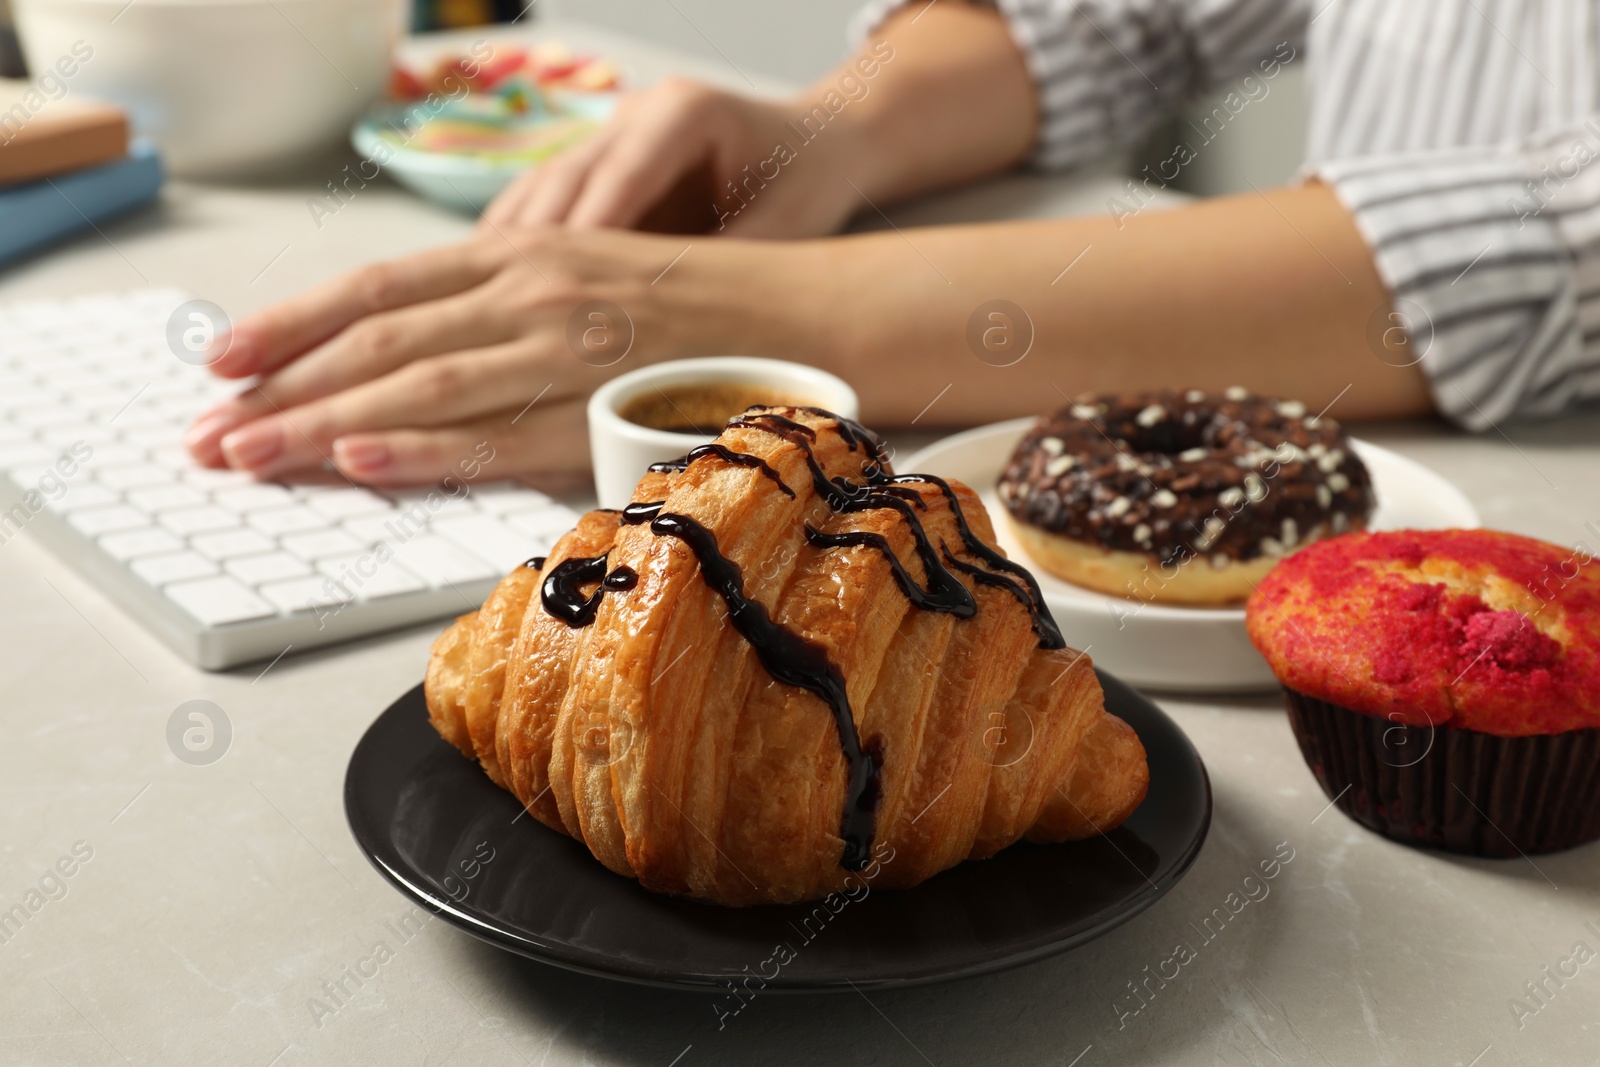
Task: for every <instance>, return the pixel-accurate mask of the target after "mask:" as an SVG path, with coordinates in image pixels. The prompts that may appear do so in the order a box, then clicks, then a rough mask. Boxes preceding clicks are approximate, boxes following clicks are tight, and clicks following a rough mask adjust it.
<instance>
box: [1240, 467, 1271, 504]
mask: <svg viewBox="0 0 1600 1067" xmlns="http://www.w3.org/2000/svg"><path fill="white" fill-rule="evenodd" d="M1244 495H1245V496H1246V497H1248V498H1249V500H1250V503H1252V504H1259V503H1261V502H1262V501H1263V500H1265V499H1267V483H1266V482H1264V481H1262V479H1261V475H1259V474H1257V473H1256V472H1255V471H1251V472H1250V473H1249V474H1246V475H1245V476H1244Z"/></svg>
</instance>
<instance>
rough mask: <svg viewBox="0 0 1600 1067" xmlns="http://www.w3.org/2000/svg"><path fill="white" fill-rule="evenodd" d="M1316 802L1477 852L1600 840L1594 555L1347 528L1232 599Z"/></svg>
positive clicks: (1449, 535)
mask: <svg viewBox="0 0 1600 1067" xmlns="http://www.w3.org/2000/svg"><path fill="white" fill-rule="evenodd" d="M1247 620H1248V626H1249V630H1250V637H1251V640H1252V641H1253V642H1254V643H1255V645H1256V647H1257V648H1258V649H1260V651H1261V653H1262V655H1263V656H1265V657H1266V658H1267V662H1268V663H1269V664H1271V666H1272V669H1273V673H1274V674H1276V675H1277V677H1278V680H1279V681H1281V682H1282V683H1283V685H1284V689H1285V690H1286V692H1287V695H1288V704H1289V718H1290V725H1291V726H1292V727H1293V729H1294V732H1295V737H1296V738H1297V739H1298V741H1299V742H1300V748H1301V751H1302V752H1303V753H1304V755H1305V757H1306V760H1307V761H1308V762H1309V763H1310V764H1311V769H1312V772H1313V773H1314V774H1315V775H1316V776H1317V780H1318V781H1319V782H1320V783H1321V785H1322V787H1323V789H1324V791H1326V792H1327V794H1328V796H1329V797H1333V798H1336V799H1337V801H1338V804H1339V806H1340V808H1342V809H1343V810H1344V811H1345V812H1347V813H1348V814H1349V815H1351V816H1352V817H1353V818H1355V819H1356V820H1357V821H1359V822H1361V823H1363V824H1365V825H1367V826H1369V827H1371V828H1373V829H1375V830H1378V831H1379V832H1381V833H1384V834H1386V835H1388V836H1390V837H1392V838H1395V839H1397V840H1401V841H1406V842H1409V843H1415V844H1426V845H1432V846H1436V847H1441V848H1447V849H1452V850H1455V851H1460V852H1469V853H1474V854H1479V855H1516V854H1518V853H1527V852H1548V851H1554V850H1556V849H1562V848H1569V847H1571V846H1573V845H1576V844H1580V843H1582V842H1585V841H1591V840H1594V839H1595V838H1597V837H1600V567H1597V566H1595V565H1593V560H1592V559H1591V557H1590V556H1589V554H1588V553H1587V552H1585V551H1583V550H1581V549H1568V548H1562V547H1559V546H1557V545H1552V544H1547V543H1545V542H1542V541H1535V540H1532V539H1531V538H1526V537H1518V536H1516V535H1513V534H1506V533H1497V532H1495V531H1491V530H1425V531H1396V532H1388V533H1364V534H1351V535H1349V536H1346V537H1339V538H1334V539H1331V540H1328V541H1322V542H1319V543H1317V544H1314V545H1311V546H1309V547H1307V548H1306V549H1304V550H1302V551H1301V552H1298V553H1296V554H1295V555H1293V556H1290V557H1288V558H1287V559H1285V560H1284V561H1283V562H1282V563H1280V564H1278V566H1276V567H1275V568H1273V570H1272V571H1271V572H1270V573H1269V574H1268V575H1267V577H1266V578H1265V579H1264V580H1263V581H1262V582H1261V585H1260V587H1259V588H1258V590H1257V592H1256V594H1255V595H1254V596H1253V597H1252V598H1251V600H1250V603H1249V607H1248V610H1247Z"/></svg>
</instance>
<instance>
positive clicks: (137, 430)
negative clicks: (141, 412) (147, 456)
mask: <svg viewBox="0 0 1600 1067" xmlns="http://www.w3.org/2000/svg"><path fill="white" fill-rule="evenodd" d="M112 414H116V412H115V411H113V412H112ZM180 433H181V430H180V428H179V427H177V426H138V427H134V428H132V429H128V430H124V431H122V439H123V440H124V441H126V442H128V443H129V444H130V445H134V446H137V447H140V448H159V447H161V446H164V445H170V444H172V443H173V442H174V441H178V440H181V438H180V436H179V435H180Z"/></svg>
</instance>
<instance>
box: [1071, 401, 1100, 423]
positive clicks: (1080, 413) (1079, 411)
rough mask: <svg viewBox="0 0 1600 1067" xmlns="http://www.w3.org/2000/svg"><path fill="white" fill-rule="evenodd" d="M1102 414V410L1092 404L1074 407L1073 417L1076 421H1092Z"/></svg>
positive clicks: (1075, 405)
mask: <svg viewBox="0 0 1600 1067" xmlns="http://www.w3.org/2000/svg"><path fill="white" fill-rule="evenodd" d="M1098 414H1100V409H1099V408H1097V407H1094V406H1093V405H1090V404H1074V405H1072V417H1073V418H1075V419H1092V418H1094V417H1095V416H1096V415H1098Z"/></svg>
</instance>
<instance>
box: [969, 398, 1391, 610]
mask: <svg viewBox="0 0 1600 1067" xmlns="http://www.w3.org/2000/svg"><path fill="white" fill-rule="evenodd" d="M999 493H1000V499H1001V501H1002V503H1004V505H1005V507H1006V511H1007V513H1008V514H1009V516H1010V519H1011V523H1012V528H1013V529H1014V530H1015V532H1016V534H1017V537H1018V539H1019V540H1021V541H1022V543H1023V546H1024V547H1025V548H1026V549H1027V550H1028V553H1029V555H1031V556H1032V557H1033V558H1034V560H1035V561H1036V562H1037V563H1038V564H1039V565H1040V566H1041V567H1043V568H1044V569H1045V570H1047V571H1049V572H1050V573H1051V574H1054V575H1056V576H1057V577H1059V578H1063V579H1065V580H1067V581H1069V582H1073V583H1075V584H1078V585H1083V586H1087V587H1089V588H1091V589H1096V590H1099V591H1100V592H1104V593H1111V594H1118V595H1123V596H1131V597H1135V598H1137V599H1139V600H1141V601H1164V602H1169V603H1181V604H1226V603H1233V602H1238V601H1243V600H1244V599H1245V598H1246V597H1248V596H1249V595H1250V590H1251V588H1252V587H1253V586H1254V584H1255V583H1256V582H1258V581H1259V580H1260V579H1261V578H1262V577H1263V576H1264V575H1265V574H1266V572H1267V571H1268V570H1270V569H1271V567H1272V565H1273V564H1274V563H1276V562H1277V560H1278V559H1279V558H1281V557H1283V556H1285V555H1287V554H1288V553H1290V552H1292V551H1294V550H1295V549H1296V548H1299V547H1302V546H1304V545H1307V544H1309V543H1311V542H1312V541H1315V540H1317V539H1319V538H1322V537H1329V536H1332V535H1334V534H1339V533H1343V532H1345V531H1346V530H1359V529H1364V528H1365V526H1366V524H1367V519H1368V517H1369V516H1370V515H1371V513H1372V509H1373V505H1374V499H1373V494H1372V481H1371V478H1370V477H1369V476H1368V474H1367V469H1366V467H1365V465H1363V464H1362V462H1361V460H1360V459H1359V458H1358V457H1357V456H1356V454H1355V452H1354V451H1353V450H1352V449H1351V447H1350V441H1349V439H1348V438H1347V437H1346V436H1345V434H1344V431H1343V430H1342V429H1341V428H1340V427H1339V424H1338V423H1336V422H1334V421H1333V420H1332V419H1329V418H1325V417H1317V416H1309V417H1308V416H1307V414H1306V409H1305V405H1304V404H1301V403H1300V402H1299V401H1295V400H1270V399H1266V398H1262V397H1257V396H1253V395H1251V394H1250V393H1247V392H1246V391H1245V390H1243V389H1239V388H1233V389H1229V390H1228V391H1227V392H1226V393H1224V394H1223V395H1221V396H1218V395H1214V394H1208V393H1204V392H1201V391H1200V390H1197V389H1191V390H1189V391H1187V392H1176V391H1169V390H1161V391H1153V392H1145V393H1134V394H1124V395H1106V396H1086V397H1081V398H1079V400H1078V401H1077V402H1075V403H1073V404H1072V405H1070V406H1069V407H1067V408H1065V409H1063V410H1061V411H1058V412H1056V413H1055V414H1054V415H1050V416H1048V417H1046V418H1043V419H1040V420H1039V422H1038V424H1037V425H1035V426H1034V427H1033V428H1032V429H1031V430H1029V431H1028V433H1027V435H1026V436H1024V437H1023V439H1022V441H1021V442H1020V443H1019V444H1018V445H1017V448H1016V451H1015V452H1013V453H1012V456H1011V459H1010V461H1009V462H1008V463H1007V464H1006V468H1005V471H1004V472H1003V473H1002V475H1001V477H1000V483H999Z"/></svg>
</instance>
